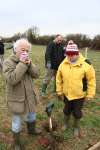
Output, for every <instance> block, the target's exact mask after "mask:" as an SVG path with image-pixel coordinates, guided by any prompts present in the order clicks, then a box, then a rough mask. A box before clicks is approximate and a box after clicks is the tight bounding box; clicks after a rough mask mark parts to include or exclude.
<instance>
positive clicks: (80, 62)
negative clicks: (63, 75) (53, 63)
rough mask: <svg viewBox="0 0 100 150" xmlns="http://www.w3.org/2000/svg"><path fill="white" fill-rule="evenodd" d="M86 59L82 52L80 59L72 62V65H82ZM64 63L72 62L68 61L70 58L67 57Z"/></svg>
mask: <svg viewBox="0 0 100 150" xmlns="http://www.w3.org/2000/svg"><path fill="white" fill-rule="evenodd" d="M84 60H85V58H84V57H83V56H82V54H81V53H80V54H79V58H78V60H77V61H76V62H75V64H72V66H81V65H82V63H83V61H84ZM63 63H67V64H70V62H69V61H68V58H67V57H66V58H65V59H64V62H63Z"/></svg>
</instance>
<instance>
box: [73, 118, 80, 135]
mask: <svg viewBox="0 0 100 150" xmlns="http://www.w3.org/2000/svg"><path fill="white" fill-rule="evenodd" d="M74 136H75V137H80V119H76V118H74Z"/></svg>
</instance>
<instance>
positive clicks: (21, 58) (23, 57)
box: [20, 52, 29, 62]
mask: <svg viewBox="0 0 100 150" xmlns="http://www.w3.org/2000/svg"><path fill="white" fill-rule="evenodd" d="M28 60H29V56H28V53H27V52H23V53H21V55H20V61H22V62H24V61H28Z"/></svg>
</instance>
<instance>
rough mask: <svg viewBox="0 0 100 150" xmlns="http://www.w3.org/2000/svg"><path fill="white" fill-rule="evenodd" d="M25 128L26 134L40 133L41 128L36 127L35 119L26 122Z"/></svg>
mask: <svg viewBox="0 0 100 150" xmlns="http://www.w3.org/2000/svg"><path fill="white" fill-rule="evenodd" d="M27 130H28V134H30V135H40V134H41V130H39V129H36V121H34V122H27Z"/></svg>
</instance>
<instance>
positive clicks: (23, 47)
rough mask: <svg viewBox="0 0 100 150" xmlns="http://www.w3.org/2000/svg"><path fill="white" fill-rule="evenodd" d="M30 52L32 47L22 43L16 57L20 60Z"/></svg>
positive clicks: (17, 49)
mask: <svg viewBox="0 0 100 150" xmlns="http://www.w3.org/2000/svg"><path fill="white" fill-rule="evenodd" d="M29 50H30V46H29V45H28V43H25V42H21V43H20V44H19V45H18V47H17V48H16V56H17V57H18V58H20V56H21V54H22V53H24V52H25V53H28V52H29Z"/></svg>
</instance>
